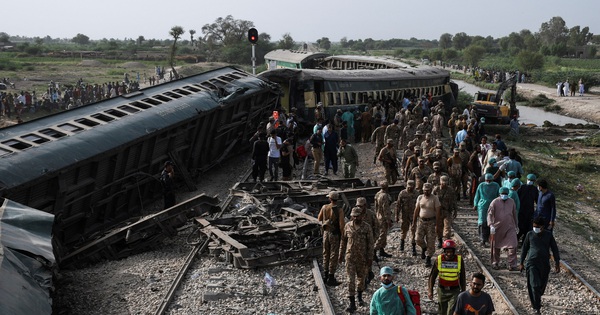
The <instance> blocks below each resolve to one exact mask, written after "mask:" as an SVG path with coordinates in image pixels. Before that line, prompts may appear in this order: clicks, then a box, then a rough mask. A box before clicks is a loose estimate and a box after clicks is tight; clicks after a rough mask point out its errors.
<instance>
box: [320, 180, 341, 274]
mask: <svg viewBox="0 0 600 315" xmlns="http://www.w3.org/2000/svg"><path fill="white" fill-rule="evenodd" d="M328 197H329V203H328V204H326V205H323V207H321V211H319V215H318V217H317V219H318V220H319V222H321V224H322V226H323V272H324V275H323V279H324V280H325V281H326V284H327V285H333V286H336V285H339V284H340V283H339V282H337V280H336V279H335V272H336V270H337V264H338V253H339V250H340V237H341V235H342V232H343V231H344V226H345V225H346V222H345V221H344V210H342V207H339V206H338V205H337V201H338V200H339V197H340V195H339V193H338V192H336V191H332V192H330V193H329V196H328Z"/></svg>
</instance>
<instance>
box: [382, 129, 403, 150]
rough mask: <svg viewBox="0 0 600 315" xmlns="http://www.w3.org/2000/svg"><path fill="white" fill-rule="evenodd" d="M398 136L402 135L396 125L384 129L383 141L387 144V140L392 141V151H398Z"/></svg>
mask: <svg viewBox="0 0 600 315" xmlns="http://www.w3.org/2000/svg"><path fill="white" fill-rule="evenodd" d="M400 135H402V130H401V129H400V127H399V126H398V124H396V123H394V124H391V125H389V126H387V128H386V129H385V136H384V141H385V142H387V140H388V139H392V140H393V141H394V149H398V141H399V140H400ZM385 142H384V143H385Z"/></svg>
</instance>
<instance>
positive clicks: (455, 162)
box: [446, 149, 463, 200]
mask: <svg viewBox="0 0 600 315" xmlns="http://www.w3.org/2000/svg"><path fill="white" fill-rule="evenodd" d="M453 153H454V154H453V155H452V156H451V157H449V158H448V160H447V161H446V163H447V164H448V174H449V175H450V181H451V183H450V184H451V185H452V188H454V191H455V192H456V198H457V200H460V187H461V184H462V177H463V172H462V159H461V158H460V149H454V150H453Z"/></svg>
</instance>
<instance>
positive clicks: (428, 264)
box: [425, 256, 431, 268]
mask: <svg viewBox="0 0 600 315" xmlns="http://www.w3.org/2000/svg"><path fill="white" fill-rule="evenodd" d="M425 267H428V268H429V267H431V256H427V258H426V259H425Z"/></svg>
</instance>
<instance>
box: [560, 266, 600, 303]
mask: <svg viewBox="0 0 600 315" xmlns="http://www.w3.org/2000/svg"><path fill="white" fill-rule="evenodd" d="M560 265H561V266H562V267H563V269H565V270H566V271H567V272H568V273H570V274H571V275H572V276H573V277H575V279H577V280H578V281H579V282H581V283H582V284H583V285H584V286H585V287H586V288H587V289H588V290H589V291H590V292H592V293H593V294H594V295H595V296H596V298H597V299H598V300H600V292H598V290H596V288H594V287H593V286H592V285H591V284H590V283H589V282H587V281H586V280H585V279H584V278H583V277H582V276H581V275H579V274H578V273H577V272H576V271H575V270H573V268H571V266H569V264H568V263H567V262H566V261H564V260H562V259H561V260H560Z"/></svg>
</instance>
